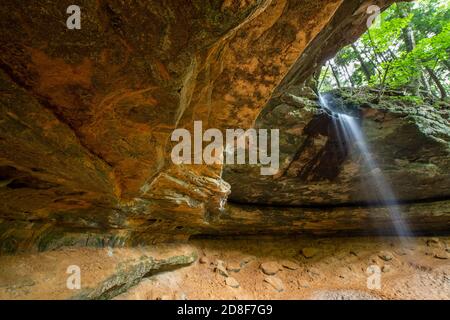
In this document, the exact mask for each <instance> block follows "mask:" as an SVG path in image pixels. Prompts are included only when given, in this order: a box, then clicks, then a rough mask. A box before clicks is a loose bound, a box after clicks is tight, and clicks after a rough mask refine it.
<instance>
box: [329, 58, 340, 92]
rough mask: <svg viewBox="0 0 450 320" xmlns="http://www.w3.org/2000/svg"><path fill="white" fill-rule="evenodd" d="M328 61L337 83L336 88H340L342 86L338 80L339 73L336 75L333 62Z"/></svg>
mask: <svg viewBox="0 0 450 320" xmlns="http://www.w3.org/2000/svg"><path fill="white" fill-rule="evenodd" d="M329 63H330V67H331V71H332V73H333V76H334V79H335V80H336V84H337V86H338V88H339V89H341V88H342V87H341V82H340V81H339V75H338V73H337V71H336V69H335V67H334V66H333V64H332V63H331V62H329Z"/></svg>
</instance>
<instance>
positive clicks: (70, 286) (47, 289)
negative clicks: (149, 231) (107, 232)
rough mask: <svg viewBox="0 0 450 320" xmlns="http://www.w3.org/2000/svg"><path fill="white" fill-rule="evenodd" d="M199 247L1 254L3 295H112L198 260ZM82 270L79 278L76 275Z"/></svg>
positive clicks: (77, 297)
mask: <svg viewBox="0 0 450 320" xmlns="http://www.w3.org/2000/svg"><path fill="white" fill-rule="evenodd" d="M196 259H197V253H196V249H195V248H193V247H191V246H188V245H185V244H181V245H160V246H158V247H157V248H155V247H152V248H149V247H140V248H119V249H112V248H108V249H98V248H78V249H73V248H64V249H61V250H58V251H52V252H43V253H41V254H33V253H23V254H18V255H14V256H3V257H0V263H1V265H2V268H1V269H0V279H1V280H0V298H1V299H2V300H5V299H25V300H35V299H54V300H55V299H56V300H62V299H64V300H66V299H75V300H84V299H89V300H92V299H94V300H106V299H111V298H114V297H115V296H117V295H120V294H121V293H123V292H126V291H127V290H128V289H129V288H131V287H133V286H135V285H136V284H138V283H139V282H140V281H141V280H142V279H143V278H148V277H151V276H154V275H155V274H158V273H162V272H166V271H171V270H174V269H178V268H181V267H185V266H188V265H190V264H192V263H193V262H194V261H195V260H196ZM78 275H79V280H80V281H79V282H78V280H75V277H74V276H78Z"/></svg>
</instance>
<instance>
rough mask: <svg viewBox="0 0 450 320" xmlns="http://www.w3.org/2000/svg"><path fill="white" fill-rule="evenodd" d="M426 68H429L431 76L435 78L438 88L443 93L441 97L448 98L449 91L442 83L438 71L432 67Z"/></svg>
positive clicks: (427, 68)
mask: <svg viewBox="0 0 450 320" xmlns="http://www.w3.org/2000/svg"><path fill="white" fill-rule="evenodd" d="M425 69H426V70H427V72H428V74H429V75H430V78H431V79H432V80H433V82H434V84H435V85H436V87H437V88H438V90H439V93H440V94H441V99H442V100H444V99H445V98H447V92H446V91H445V88H444V86H443V85H442V83H441V80H439V78H438V76H437V75H436V73H434V71H433V69H431V68H430V67H425Z"/></svg>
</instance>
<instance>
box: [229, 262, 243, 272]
mask: <svg viewBox="0 0 450 320" xmlns="http://www.w3.org/2000/svg"><path fill="white" fill-rule="evenodd" d="M227 270H228V271H230V272H239V271H240V270H241V265H240V264H238V263H236V262H231V263H229V264H227Z"/></svg>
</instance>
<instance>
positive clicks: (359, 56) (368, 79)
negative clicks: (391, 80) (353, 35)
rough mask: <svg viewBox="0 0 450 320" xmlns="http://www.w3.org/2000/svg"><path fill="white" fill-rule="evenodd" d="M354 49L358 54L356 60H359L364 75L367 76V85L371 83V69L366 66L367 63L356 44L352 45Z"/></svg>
mask: <svg viewBox="0 0 450 320" xmlns="http://www.w3.org/2000/svg"><path fill="white" fill-rule="evenodd" d="M352 49H353V51H354V52H355V54H356V58H357V59H358V61H359V63H360V64H361V69H362V71H363V73H364V75H365V76H366V79H367V83H369V82H370V71H369V68H368V67H367V65H366V62H365V61H364V59H363V58H362V56H361V54H360V53H359V50H358V48H356V46H355V44H353V43H352Z"/></svg>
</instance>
